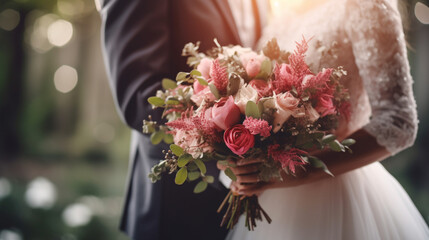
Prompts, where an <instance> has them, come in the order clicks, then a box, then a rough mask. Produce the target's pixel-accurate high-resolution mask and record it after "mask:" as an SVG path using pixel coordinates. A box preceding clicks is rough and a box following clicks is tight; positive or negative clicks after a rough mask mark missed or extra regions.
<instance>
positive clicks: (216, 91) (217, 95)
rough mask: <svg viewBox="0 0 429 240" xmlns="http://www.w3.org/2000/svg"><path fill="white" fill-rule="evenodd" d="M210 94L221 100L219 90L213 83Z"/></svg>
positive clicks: (210, 86) (210, 85)
mask: <svg viewBox="0 0 429 240" xmlns="http://www.w3.org/2000/svg"><path fill="white" fill-rule="evenodd" d="M209 88H210V92H212V93H213V95H214V96H215V98H216V99H219V98H220V94H219V91H218V90H217V88H216V86H215V85H214V84H213V83H209Z"/></svg>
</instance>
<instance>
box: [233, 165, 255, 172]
mask: <svg viewBox="0 0 429 240" xmlns="http://www.w3.org/2000/svg"><path fill="white" fill-rule="evenodd" d="M231 170H232V172H233V173H234V174H235V175H243V174H250V173H257V172H258V171H259V166H258V165H255V164H253V165H246V166H237V167H234V168H233V167H232V168H231Z"/></svg>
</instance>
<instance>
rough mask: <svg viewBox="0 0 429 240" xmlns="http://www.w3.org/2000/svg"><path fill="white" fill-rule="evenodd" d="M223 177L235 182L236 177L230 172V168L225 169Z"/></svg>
mask: <svg viewBox="0 0 429 240" xmlns="http://www.w3.org/2000/svg"><path fill="white" fill-rule="evenodd" d="M225 175H226V176H228V177H229V178H231V180H232V181H237V176H235V174H234V173H233V172H232V170H231V168H227V169H225Z"/></svg>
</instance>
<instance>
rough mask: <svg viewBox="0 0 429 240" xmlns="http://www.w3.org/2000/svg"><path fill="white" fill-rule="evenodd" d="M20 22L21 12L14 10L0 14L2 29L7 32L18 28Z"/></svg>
mask: <svg viewBox="0 0 429 240" xmlns="http://www.w3.org/2000/svg"><path fill="white" fill-rule="evenodd" d="M19 20H20V16H19V12H17V11H15V10H13V9H6V10H4V11H3V12H1V13H0V28H2V29H3V30H6V31H12V30H13V29H15V28H16V26H18V24H19Z"/></svg>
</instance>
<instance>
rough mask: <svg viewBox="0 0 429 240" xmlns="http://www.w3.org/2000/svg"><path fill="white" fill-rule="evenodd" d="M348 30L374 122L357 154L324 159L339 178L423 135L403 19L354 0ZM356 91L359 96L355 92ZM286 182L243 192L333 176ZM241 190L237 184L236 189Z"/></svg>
mask: <svg viewBox="0 0 429 240" xmlns="http://www.w3.org/2000/svg"><path fill="white" fill-rule="evenodd" d="M347 8H348V9H349V12H348V13H347V16H348V20H347V21H346V23H345V26H344V29H345V34H346V35H347V37H348V38H349V39H350V40H351V41H352V47H353V53H354V56H355V61H356V65H357V67H358V68H359V74H360V76H361V78H362V81H363V83H364V86H365V90H366V92H367V94H368V98H369V102H370V104H371V110H372V116H371V121H370V122H369V123H368V124H367V125H366V126H364V127H363V128H362V129H360V130H358V131H357V132H355V133H354V134H352V135H351V136H349V137H351V138H354V139H356V141H357V143H356V144H355V145H353V146H352V149H353V154H347V153H336V152H328V151H323V152H321V153H320V154H318V157H319V158H321V159H322V160H323V161H324V162H325V163H326V164H327V166H328V168H329V169H330V170H331V172H332V173H333V174H334V175H340V174H342V173H346V172H348V171H351V170H354V169H357V168H360V167H363V166H366V165H368V164H370V163H373V162H376V161H381V160H383V159H385V158H386V157H388V156H390V155H393V154H396V153H398V152H399V151H401V150H403V149H404V148H407V147H409V146H411V145H412V144H413V143H414V140H415V138H416V134H417V122H418V121H417V113H416V104H415V100H414V96H413V92H412V78H411V76H410V69H409V64H408V60H407V52H406V46H405V45H406V44H405V39H404V34H403V31H402V23H401V18H400V15H399V13H398V11H397V9H396V6H393V5H392V4H391V3H390V2H389V1H387V0H361V1H357V0H350V1H349V3H348V6H347ZM351 91H353V90H351ZM284 177H285V178H286V180H285V181H283V182H278V183H271V184H260V185H258V186H244V187H240V191H242V193H243V194H246V195H247V194H249V195H251V194H253V193H259V192H261V191H263V190H264V189H267V188H276V187H291V186H298V185H302V184H307V183H311V182H315V181H319V180H321V179H326V178H330V176H329V175H327V174H325V173H324V172H322V171H320V170H317V169H309V170H308V171H307V173H306V175H305V176H303V177H298V178H295V177H290V176H284ZM236 185H237V184H236Z"/></svg>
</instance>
